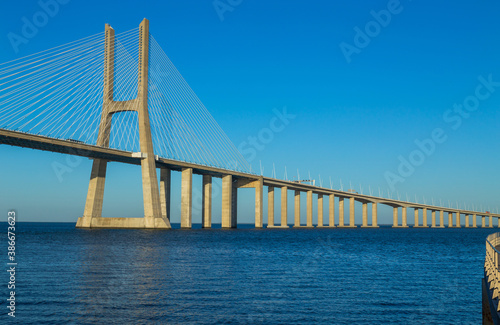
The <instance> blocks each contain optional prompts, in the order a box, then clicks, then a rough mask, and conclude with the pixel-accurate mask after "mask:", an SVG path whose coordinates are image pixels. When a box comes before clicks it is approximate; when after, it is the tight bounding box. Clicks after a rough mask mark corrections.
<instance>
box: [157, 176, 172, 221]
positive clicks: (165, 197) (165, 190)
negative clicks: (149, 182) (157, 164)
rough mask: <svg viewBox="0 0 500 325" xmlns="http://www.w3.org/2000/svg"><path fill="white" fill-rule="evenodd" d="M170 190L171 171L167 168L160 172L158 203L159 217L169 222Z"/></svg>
mask: <svg viewBox="0 0 500 325" xmlns="http://www.w3.org/2000/svg"><path fill="white" fill-rule="evenodd" d="M170 188H171V171H170V169H168V168H161V170H160V203H161V215H162V217H163V218H165V219H168V220H169V221H170V192H171V191H170Z"/></svg>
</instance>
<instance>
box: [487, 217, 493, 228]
mask: <svg viewBox="0 0 500 325" xmlns="http://www.w3.org/2000/svg"><path fill="white" fill-rule="evenodd" d="M489 219H490V225H489V227H488V228H493V217H492V216H489Z"/></svg>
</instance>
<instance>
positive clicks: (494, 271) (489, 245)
mask: <svg viewBox="0 0 500 325" xmlns="http://www.w3.org/2000/svg"><path fill="white" fill-rule="evenodd" d="M499 246H500V233H498V232H497V233H494V234H491V235H489V236H488V237H486V258H485V261H484V272H485V278H486V282H487V286H488V289H489V290H490V291H491V298H492V299H497V300H498V299H499V293H500V271H499V268H498V266H499V261H500V251H499V250H498V249H497V247H499ZM497 302H498V301H497ZM497 306H498V307H497V312H498V311H500V303H498V305H497Z"/></svg>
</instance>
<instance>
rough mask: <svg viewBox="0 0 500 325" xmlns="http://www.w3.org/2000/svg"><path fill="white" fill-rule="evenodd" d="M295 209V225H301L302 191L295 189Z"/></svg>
mask: <svg viewBox="0 0 500 325" xmlns="http://www.w3.org/2000/svg"><path fill="white" fill-rule="evenodd" d="M294 200H295V201H294V202H295V210H294V216H295V219H294V225H293V226H294V227H300V191H295V196H294Z"/></svg>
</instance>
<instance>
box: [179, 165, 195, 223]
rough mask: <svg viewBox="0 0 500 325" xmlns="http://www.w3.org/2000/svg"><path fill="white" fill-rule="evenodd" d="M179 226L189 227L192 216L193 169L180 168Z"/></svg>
mask: <svg viewBox="0 0 500 325" xmlns="http://www.w3.org/2000/svg"><path fill="white" fill-rule="evenodd" d="M181 186H182V188H181V228H191V226H192V218H193V169H192V168H184V169H182V181H181Z"/></svg>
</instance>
